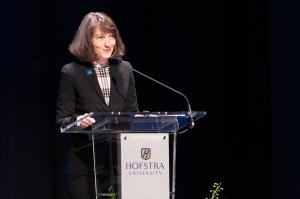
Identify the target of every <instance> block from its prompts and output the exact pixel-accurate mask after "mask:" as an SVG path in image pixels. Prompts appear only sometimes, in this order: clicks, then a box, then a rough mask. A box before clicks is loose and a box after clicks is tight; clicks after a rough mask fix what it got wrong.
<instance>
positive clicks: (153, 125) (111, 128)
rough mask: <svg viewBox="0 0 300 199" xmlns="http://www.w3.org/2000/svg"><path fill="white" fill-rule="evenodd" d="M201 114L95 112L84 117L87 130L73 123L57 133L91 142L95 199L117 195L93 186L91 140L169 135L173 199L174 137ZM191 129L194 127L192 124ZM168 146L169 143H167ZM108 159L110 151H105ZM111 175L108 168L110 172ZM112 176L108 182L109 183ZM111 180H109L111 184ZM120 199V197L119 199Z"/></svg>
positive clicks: (188, 127)
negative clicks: (87, 121) (88, 122)
mask: <svg viewBox="0 0 300 199" xmlns="http://www.w3.org/2000/svg"><path fill="white" fill-rule="evenodd" d="M205 115H206V112H205V111H193V112H142V113H140V112H111V113H109V112H95V113H88V114H86V115H85V116H84V117H82V118H81V119H80V120H83V119H84V118H85V117H88V116H90V117H93V118H94V119H95V121H96V122H95V123H94V124H93V125H92V127H91V128H89V129H81V128H80V127H79V126H77V123H78V122H79V121H80V120H77V121H75V122H73V123H71V124H69V125H67V126H64V127H61V129H60V130H61V133H81V134H82V133H83V134H88V135H89V136H90V137H91V141H92V151H93V167H94V185H95V197H96V199H98V197H113V196H119V195H120V194H119V193H99V191H98V185H97V171H96V151H95V136H97V134H106V135H108V136H109V135H112V134H120V135H121V134H122V133H168V134H172V135H173V139H172V141H173V143H172V144H173V157H172V174H171V173H170V175H172V178H171V182H170V183H172V185H171V186H170V185H169V187H170V198H172V199H175V183H176V143H177V134H181V133H184V132H186V131H188V130H189V129H190V128H191V127H192V126H191V124H192V123H194V122H195V121H196V120H198V119H200V118H202V117H204V116H205ZM193 125H194V124H193ZM108 140H109V141H110V142H111V139H108ZM169 145H170V143H169ZM109 153H110V158H112V157H111V156H112V155H111V149H110V147H109ZM110 170H111V172H112V168H110ZM112 175H113V174H111V178H112V179H113V176H112ZM112 179H111V180H112ZM121 197H122V196H121Z"/></svg>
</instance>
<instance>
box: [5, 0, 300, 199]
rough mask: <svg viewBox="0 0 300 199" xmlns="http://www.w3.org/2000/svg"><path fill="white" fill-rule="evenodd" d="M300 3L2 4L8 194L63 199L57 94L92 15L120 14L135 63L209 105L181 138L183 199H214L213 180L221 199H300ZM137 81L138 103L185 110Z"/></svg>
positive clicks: (196, 103) (33, 0) (79, 0)
mask: <svg viewBox="0 0 300 199" xmlns="http://www.w3.org/2000/svg"><path fill="white" fill-rule="evenodd" d="M297 8H299V5H298V4H296V3H295V2H294V1H293V0H286V1H285V2H280V1H279V0H274V1H270V0H269V1H267V0H251V1H250V0H249V1H242V2H239V1H237V2H226V4H225V3H224V1H223V0H217V1H204V2H196V1H192V0H188V1H183V2H170V3H167V2H162V1H146V2H142V1H134V0H131V1H130V0H127V1H112V0H110V1H109V0H101V1H100V0H97V1H96V0H88V1H87V0H85V1H83V0H75V1H74V0H73V1H71V0H64V1H58V0H57V1H41V0H28V1H21V0H2V1H1V12H0V15H1V17H0V20H1V31H0V34H1V52H2V53H1V63H2V67H1V68H2V72H1V78H0V79H1V84H0V85H1V90H2V91H3V92H2V96H1V98H0V99H1V129H2V130H1V139H0V142H1V143H0V149H1V150H0V158H1V159H0V161H1V162H0V183H1V184H0V189H1V190H0V198H1V199H19V198H20V199H21V198H22V199H27V198H28V199H35V198H36V199H37V198H39V199H40V198H43V199H54V198H55V199H64V198H66V197H65V193H64V191H63V190H64V189H65V187H64V179H63V177H62V167H63V160H64V158H65V153H66V149H65V146H66V143H67V141H68V136H67V135H61V134H59V133H57V132H56V131H55V127H54V119H55V100H56V91H57V86H58V79H59V71H60V69H61V67H62V66H63V65H64V64H66V63H68V62H71V61H72V60H73V57H72V56H70V54H69V53H68V51H67V47H68V45H69V43H70V42H71V40H72V38H73V35H74V33H75V31H76V29H77V27H78V25H79V23H80V21H81V19H82V17H83V16H84V15H85V14H86V13H88V12H90V11H104V12H106V13H107V14H109V15H110V16H111V17H112V18H113V19H114V20H115V22H116V23H117V25H118V27H119V29H120V32H121V35H122V37H123V39H124V42H125V44H126V46H127V54H126V56H125V59H126V60H128V61H130V62H131V63H132V65H133V66H134V67H135V68H136V69H138V70H140V71H142V72H144V73H146V74H148V75H149V76H151V77H154V78H155V79H157V80H160V81H162V82H164V83H165V84H167V85H169V86H171V87H173V88H176V89H178V90H179V91H181V92H183V93H185V94H186V95H187V97H188V98H189V100H190V103H191V105H192V109H193V110H197V111H207V116H206V117H205V118H203V119H201V120H199V121H197V122H196V127H195V128H194V129H192V130H190V131H189V132H187V133H185V134H182V135H180V136H179V141H178V154H177V183H176V198H178V199H185V198H203V199H204V198H206V197H210V192H209V190H210V189H212V185H213V183H214V182H222V185H223V188H224V190H223V191H222V192H220V196H219V198H220V199H222V198H224V199H225V198H228V199H229V198H230V199H232V198H249V199H250V198H251V199H253V198H276V199H285V198H288V197H294V198H295V197H297V194H298V193H297V192H298V191H297V190H300V189H299V183H298V180H297V179H298V176H299V175H300V173H299V171H298V168H299V164H300V163H299V158H298V157H297V155H298V153H297V152H298V148H299V147H298V145H297V142H298V140H299V135H297V134H298V132H299V129H300V128H299V125H300V124H299V123H300V122H299V117H300V115H299V112H300V104H299V100H300V94H299V86H300V82H299V78H298V77H299V72H300V71H299V68H298V67H297V63H298V61H299V60H298V58H297V53H298V47H299V45H298V44H299V41H298V40H297V33H298V32H299V31H298V29H299V25H297V19H299V17H300V16H299V14H297V10H298V9H297ZM136 82H137V92H138V99H139V105H140V109H141V110H148V111H185V110H186V109H187V107H186V102H185V100H184V99H183V98H182V97H181V96H179V95H177V94H175V93H173V92H171V91H168V90H166V89H165V88H162V87H160V86H158V85H156V84H155V83H153V82H150V81H149V80H147V79H145V78H143V77H140V76H138V75H136ZM154 90H155V92H153V91H154ZM272 187H273V188H272Z"/></svg>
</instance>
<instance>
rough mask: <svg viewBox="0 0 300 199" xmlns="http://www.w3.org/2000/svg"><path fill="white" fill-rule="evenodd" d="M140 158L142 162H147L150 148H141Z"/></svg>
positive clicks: (149, 156)
mask: <svg viewBox="0 0 300 199" xmlns="http://www.w3.org/2000/svg"><path fill="white" fill-rule="evenodd" d="M141 158H142V159H143V160H149V159H150V158H151V149H150V148H141Z"/></svg>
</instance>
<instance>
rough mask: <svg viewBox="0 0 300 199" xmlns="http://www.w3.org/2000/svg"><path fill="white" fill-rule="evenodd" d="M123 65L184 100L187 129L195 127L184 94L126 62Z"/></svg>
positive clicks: (189, 106) (188, 103)
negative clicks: (186, 113) (187, 122)
mask: <svg viewBox="0 0 300 199" xmlns="http://www.w3.org/2000/svg"><path fill="white" fill-rule="evenodd" d="M123 63H124V65H125V66H126V67H127V68H129V69H131V70H132V71H134V72H136V73H137V74H139V75H141V76H143V77H146V78H147V79H150V80H151V81H153V82H155V83H157V84H159V85H161V86H163V87H165V88H167V89H169V90H171V91H173V92H175V93H177V94H179V95H181V96H182V97H183V98H184V99H185V101H186V103H187V107H188V120H189V123H190V125H189V128H190V129H192V128H193V127H194V126H195V121H194V118H193V113H192V108H191V105H190V102H189V100H188V98H187V97H186V95H185V94H183V93H182V92H180V91H178V90H176V89H174V88H172V87H170V86H168V85H166V84H164V83H162V82H160V81H158V80H156V79H154V78H152V77H149V76H148V75H146V74H144V73H142V72H140V71H138V70H136V69H134V68H133V67H132V66H131V65H129V63H128V62H123Z"/></svg>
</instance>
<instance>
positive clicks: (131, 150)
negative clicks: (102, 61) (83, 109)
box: [61, 111, 206, 199]
mask: <svg viewBox="0 0 300 199" xmlns="http://www.w3.org/2000/svg"><path fill="white" fill-rule="evenodd" d="M205 115H206V112H205V111H198V112H197V111H193V112H142V113H135V112H112V113H104V112H96V113H89V114H87V115H86V116H85V117H87V116H90V117H93V118H94V119H95V121H96V122H95V123H94V124H93V125H92V126H91V127H90V128H86V129H81V128H80V127H79V126H77V122H78V121H76V122H74V123H71V124H69V125H67V126H65V127H63V128H61V133H73V134H78V133H79V134H86V135H87V136H89V138H90V140H91V143H90V145H89V146H90V147H92V150H91V151H92V153H93V167H94V173H93V178H94V191H95V198H96V199H99V198H107V199H117V198H118V199H119V198H120V199H140V198H143V199H154V198H155V199H170V198H172V199H175V183H176V144H177V136H178V134H181V133H184V132H186V131H188V130H189V129H190V128H191V125H192V124H193V123H194V122H196V121H197V120H198V119H200V118H202V117H204V116H205ZM85 117H83V118H81V120H82V119H84V118H85ZM99 140H101V142H99ZM103 142H106V146H107V148H108V150H107V151H108V157H109V158H108V159H107V161H108V165H109V175H107V177H108V178H109V180H108V182H109V186H108V189H106V190H104V191H103V190H101V189H100V188H101V187H102V185H101V183H102V181H101V180H100V179H102V178H101V172H99V171H98V169H97V168H98V156H97V155H98V154H100V152H99V151H98V150H97V144H101V143H102V144H103ZM113 147H114V148H113Z"/></svg>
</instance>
